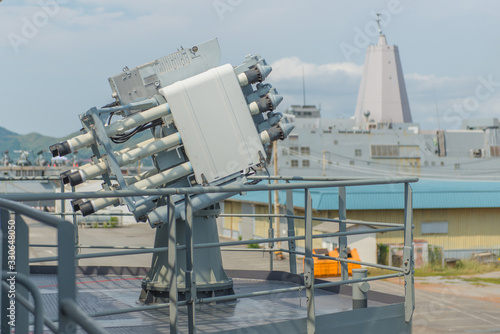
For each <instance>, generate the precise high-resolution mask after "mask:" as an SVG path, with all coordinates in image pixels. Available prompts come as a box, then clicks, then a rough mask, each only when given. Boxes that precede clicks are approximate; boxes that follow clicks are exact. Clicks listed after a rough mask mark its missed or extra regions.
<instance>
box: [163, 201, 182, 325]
mask: <svg viewBox="0 0 500 334" xmlns="http://www.w3.org/2000/svg"><path fill="white" fill-rule="evenodd" d="M167 205H168V226H165V227H166V228H168V243H167V247H168V264H167V265H168V270H167V275H168V278H167V281H168V282H169V286H168V302H169V311H170V312H169V314H170V333H171V334H177V319H178V308H177V307H178V306H177V302H178V299H179V296H178V294H177V223H176V220H175V203H174V201H173V200H172V197H171V196H168V201H167Z"/></svg>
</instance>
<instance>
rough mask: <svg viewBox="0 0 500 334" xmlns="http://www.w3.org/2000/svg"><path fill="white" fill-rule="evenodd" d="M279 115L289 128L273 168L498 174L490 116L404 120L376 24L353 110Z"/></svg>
mask: <svg viewBox="0 0 500 334" xmlns="http://www.w3.org/2000/svg"><path fill="white" fill-rule="evenodd" d="M286 114H288V115H289V119H291V121H292V122H294V123H295V130H294V131H293V132H292V134H291V135H290V136H289V138H288V139H287V140H285V141H280V142H278V149H277V161H278V172H279V174H280V175H300V176H320V175H325V176H335V177H383V176H417V177H421V178H428V179H460V180H500V173H499V172H500V144H499V139H500V130H499V126H500V123H499V121H498V119H497V118H491V119H464V120H463V121H462V126H461V129H460V130H422V129H421V128H420V127H419V125H418V124H417V123H413V120H412V115H411V111H410V105H409V103H408V96H407V92H406V86H405V82H404V76H403V70H402V66H401V61H400V58H399V51H398V47H397V46H396V45H388V44H387V41H386V37H385V35H384V34H383V33H382V32H381V31H380V36H379V39H378V43H377V45H371V46H369V47H368V48H367V52H366V59H365V63H364V68H363V76H362V79H361V86H360V89H359V93H358V99H357V104H356V109H355V113H354V116H353V117H351V118H349V119H325V118H321V113H320V110H319V109H318V108H317V107H315V106H314V105H293V106H291V107H290V108H288V109H287V111H286Z"/></svg>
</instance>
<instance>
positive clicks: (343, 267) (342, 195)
mask: <svg viewBox="0 0 500 334" xmlns="http://www.w3.org/2000/svg"><path fill="white" fill-rule="evenodd" d="M345 201H346V192H345V187H339V219H340V220H346V216H347V210H346V204H345ZM346 225H347V224H346V223H339V232H346V231H347V227H346ZM339 257H340V258H341V259H347V236H346V235H343V236H340V237H339ZM347 265H348V264H347V262H343V261H342V262H340V277H341V278H342V280H343V281H345V280H348V279H349V271H348V267H347Z"/></svg>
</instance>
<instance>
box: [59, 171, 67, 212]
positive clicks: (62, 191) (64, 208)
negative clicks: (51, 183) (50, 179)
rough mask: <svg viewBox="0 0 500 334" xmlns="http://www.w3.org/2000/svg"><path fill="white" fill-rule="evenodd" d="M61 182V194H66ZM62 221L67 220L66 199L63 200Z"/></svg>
mask: <svg viewBox="0 0 500 334" xmlns="http://www.w3.org/2000/svg"><path fill="white" fill-rule="evenodd" d="M60 182H61V194H64V190H65V187H64V183H63V182H62V180H61V181H60ZM61 219H66V200H65V199H64V198H61Z"/></svg>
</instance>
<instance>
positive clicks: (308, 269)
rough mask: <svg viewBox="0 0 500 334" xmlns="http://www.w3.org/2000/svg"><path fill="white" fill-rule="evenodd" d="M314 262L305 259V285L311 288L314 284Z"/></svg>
mask: <svg viewBox="0 0 500 334" xmlns="http://www.w3.org/2000/svg"><path fill="white" fill-rule="evenodd" d="M313 277H314V261H313V259H304V285H305V287H306V288H310V287H312V285H313V282H314V278H313Z"/></svg>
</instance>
